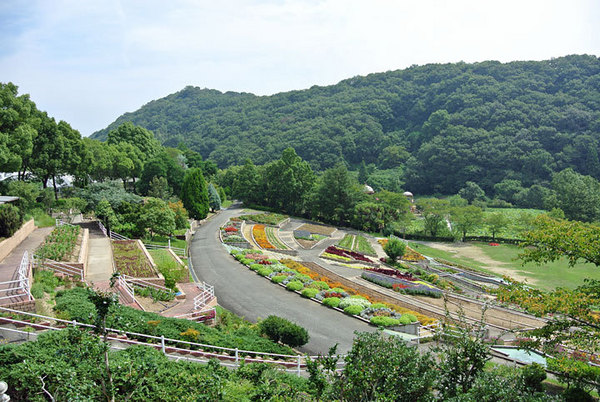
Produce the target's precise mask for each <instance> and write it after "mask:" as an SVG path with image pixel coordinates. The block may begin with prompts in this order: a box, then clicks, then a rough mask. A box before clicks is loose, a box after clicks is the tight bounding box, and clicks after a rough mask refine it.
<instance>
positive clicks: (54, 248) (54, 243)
mask: <svg viewBox="0 0 600 402" xmlns="http://www.w3.org/2000/svg"><path fill="white" fill-rule="evenodd" d="M80 231H81V227H79V226H71V225H63V226H59V227H56V228H54V230H53V231H52V233H50V234H49V235H48V236H47V237H46V240H45V241H44V244H42V245H41V246H40V247H39V248H38V249H37V250H36V254H37V255H38V256H39V257H40V258H49V259H51V260H54V261H69V260H70V259H71V258H70V257H71V254H72V253H73V250H74V249H75V245H76V244H77V238H78V237H79V232H80Z"/></svg>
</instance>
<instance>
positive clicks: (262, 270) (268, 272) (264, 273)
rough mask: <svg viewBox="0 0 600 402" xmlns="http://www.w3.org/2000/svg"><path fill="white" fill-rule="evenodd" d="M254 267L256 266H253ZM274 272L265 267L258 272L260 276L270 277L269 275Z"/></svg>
mask: <svg viewBox="0 0 600 402" xmlns="http://www.w3.org/2000/svg"><path fill="white" fill-rule="evenodd" d="M253 265H254V264H253ZM272 272H273V270H272V269H271V268H267V267H263V268H260V269H259V270H258V274H259V275H260V276H268V275H269V274H271V273H272Z"/></svg>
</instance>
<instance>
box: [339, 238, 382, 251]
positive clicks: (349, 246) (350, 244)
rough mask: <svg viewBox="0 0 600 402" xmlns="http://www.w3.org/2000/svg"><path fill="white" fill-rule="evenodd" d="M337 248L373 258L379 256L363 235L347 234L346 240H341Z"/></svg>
mask: <svg viewBox="0 0 600 402" xmlns="http://www.w3.org/2000/svg"><path fill="white" fill-rule="evenodd" d="M337 246H338V247H341V248H344V249H346V250H350V251H357V252H359V253H362V254H367V255H371V256H377V253H376V252H375V249H374V248H373V246H372V245H371V243H370V242H369V240H367V238H366V237H364V236H361V235H353V234H346V235H344V238H343V239H342V240H340V242H339V243H338V244H337Z"/></svg>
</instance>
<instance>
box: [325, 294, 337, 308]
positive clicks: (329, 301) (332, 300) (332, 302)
mask: <svg viewBox="0 0 600 402" xmlns="http://www.w3.org/2000/svg"><path fill="white" fill-rule="evenodd" d="M340 301H341V300H340V298H339V297H326V298H325V299H323V304H324V305H326V306H327V307H332V308H333V307H337V306H338V305H339V304H340Z"/></svg>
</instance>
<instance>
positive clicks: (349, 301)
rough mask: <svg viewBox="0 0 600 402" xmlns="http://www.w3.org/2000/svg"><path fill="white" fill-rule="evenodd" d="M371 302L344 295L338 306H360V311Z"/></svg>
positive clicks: (343, 307) (342, 307) (344, 307)
mask: <svg viewBox="0 0 600 402" xmlns="http://www.w3.org/2000/svg"><path fill="white" fill-rule="evenodd" d="M370 305H371V303H370V302H369V301H368V300H366V299H356V298H352V297H346V298H345V299H343V300H342V301H340V305H339V306H338V307H339V308H341V309H346V307H348V306H360V307H361V311H362V310H363V309H365V308H367V307H369V306H370Z"/></svg>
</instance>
